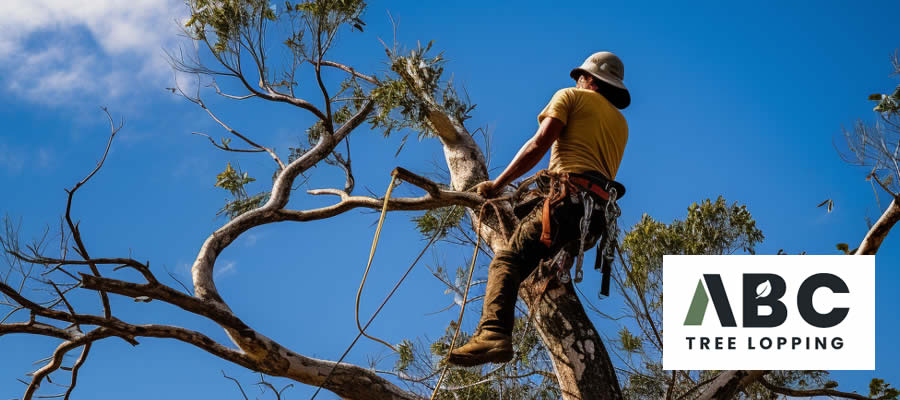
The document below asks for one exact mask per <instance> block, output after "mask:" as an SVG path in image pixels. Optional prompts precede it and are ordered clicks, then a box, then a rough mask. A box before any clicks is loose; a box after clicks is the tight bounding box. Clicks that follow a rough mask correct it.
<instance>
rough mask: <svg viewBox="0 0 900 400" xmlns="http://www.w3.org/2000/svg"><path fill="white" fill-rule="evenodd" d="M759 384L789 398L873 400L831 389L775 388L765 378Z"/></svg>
mask: <svg viewBox="0 0 900 400" xmlns="http://www.w3.org/2000/svg"><path fill="white" fill-rule="evenodd" d="M759 383H761V384H762V385H763V386H765V387H766V389H769V390H771V391H773V392H775V393H778V394H783V395H785V396H791V397H815V396H834V397H843V398H845V399H855V400H873V399H872V398H871V397H866V396H863V395H860V394H857V393H849V392H841V391H838V390H833V389H827V388H822V389H812V390H799V389H791V388H786V387H783V386H776V385H775V384H773V383H772V382H769V381H768V380H767V379H766V378H760V379H759Z"/></svg>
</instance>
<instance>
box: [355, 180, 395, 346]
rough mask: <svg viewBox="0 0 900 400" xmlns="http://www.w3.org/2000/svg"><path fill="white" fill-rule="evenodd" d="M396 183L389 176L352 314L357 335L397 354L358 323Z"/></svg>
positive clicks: (387, 344)
mask: <svg viewBox="0 0 900 400" xmlns="http://www.w3.org/2000/svg"><path fill="white" fill-rule="evenodd" d="M396 181H397V175H396V174H391V183H390V185H388V188H387V193H385V194H384V204H383V205H382V206H381V217H379V218H378V227H377V228H375V238H374V239H372V248H371V249H370V250H369V261H368V262H366V272H365V273H363V277H362V281H360V282H359V290H357V291H356V311H355V313H354V315H355V317H356V329H358V330H359V333H361V334H362V335H363V336H365V337H367V338H369V339H372V340H374V341H376V342H378V343H381V344H383V345H385V346H387V347H388V348H390V349H391V350H393V351H394V352H395V353H396V352H397V349H396V348H394V346H391V345H390V344H389V343H388V342H385V341H384V340H381V339H379V338H377V337H373V336H369V334H367V333H366V330H365V329H363V327H362V325H360V323H359V299H360V297H362V290H363V286H365V285H366V278H368V276H369V269H370V268H371V267H372V259H374V258H375V249H377V248H378V238H379V237H380V236H381V227H382V226H384V217H385V216H386V215H387V209H388V200H390V199H391V192H392V191H393V190H394V182H396Z"/></svg>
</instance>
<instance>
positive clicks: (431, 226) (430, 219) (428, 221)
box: [413, 206, 466, 239]
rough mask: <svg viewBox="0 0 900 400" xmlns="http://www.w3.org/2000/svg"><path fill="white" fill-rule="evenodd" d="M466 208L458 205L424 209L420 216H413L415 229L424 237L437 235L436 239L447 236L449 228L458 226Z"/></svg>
mask: <svg viewBox="0 0 900 400" xmlns="http://www.w3.org/2000/svg"><path fill="white" fill-rule="evenodd" d="M465 215H466V209H465V208H463V207H459V206H449V207H440V208H433V209H431V210H428V211H425V214H422V216H420V217H415V218H413V222H415V223H416V229H418V230H419V233H421V234H422V235H423V236H425V237H429V238H430V237H431V236H433V235H438V239H441V238H443V237H445V236H447V233H448V232H450V230H452V229H454V228H457V227H459V225H460V223H461V222H462V219H463V217H465Z"/></svg>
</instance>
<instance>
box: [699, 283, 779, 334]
mask: <svg viewBox="0 0 900 400" xmlns="http://www.w3.org/2000/svg"><path fill="white" fill-rule="evenodd" d="M766 282H768V289H767V290H764V291H763V292H762V293H757V288H759V287H766V286H767V285H765V283H766ZM786 289H787V287H786V286H785V283H784V279H782V278H781V277H780V276H778V275H775V274H744V326H745V327H747V328H773V327H776V326H779V325H781V324H783V323H784V321H785V320H786V319H787V307H785V306H784V303H782V302H781V301H779V299H781V297H782V296H784V293H785V291H786ZM710 291H712V290H710ZM760 306H769V307H770V308H771V309H772V313H771V314H769V315H759V307H760Z"/></svg>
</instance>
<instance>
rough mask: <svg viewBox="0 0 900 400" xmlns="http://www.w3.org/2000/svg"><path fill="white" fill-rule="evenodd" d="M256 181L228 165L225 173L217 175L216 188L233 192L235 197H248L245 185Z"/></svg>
mask: <svg viewBox="0 0 900 400" xmlns="http://www.w3.org/2000/svg"><path fill="white" fill-rule="evenodd" d="M255 180H256V179H254V178H251V177H250V175H249V174H248V173H246V172H239V171H237V170H235V169H234V168H233V167H232V166H231V163H228V165H226V166H225V171H222V172H221V173H219V174H218V175H216V185H215V186H216V187H220V188H222V189H225V190H227V191H229V192H231V195H232V196H235V197H239V196H241V195H243V196H246V195H247V192H246V191H245V190H244V185H246V184H248V183H250V182H253V181H255Z"/></svg>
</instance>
